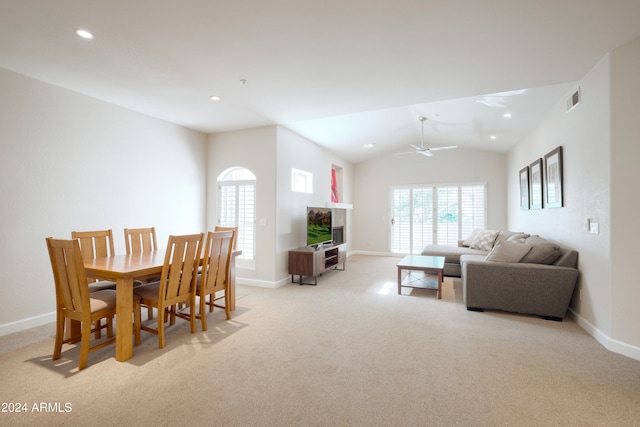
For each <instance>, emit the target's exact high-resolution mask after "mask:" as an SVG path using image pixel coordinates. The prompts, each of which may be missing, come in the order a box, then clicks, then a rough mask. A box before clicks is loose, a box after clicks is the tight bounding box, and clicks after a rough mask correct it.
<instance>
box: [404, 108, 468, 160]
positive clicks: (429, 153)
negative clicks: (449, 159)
mask: <svg viewBox="0 0 640 427" xmlns="http://www.w3.org/2000/svg"><path fill="white" fill-rule="evenodd" d="M418 120H420V126H421V129H420V130H421V138H420V147H418V146H417V145H413V144H409V145H410V146H411V147H412V148H413V149H414V150H415V151H405V152H403V153H393V154H394V156H397V155H400V154H414V153H415V154H422V155H423V156H427V157H431V156H433V153H432V151H440V150H450V149H452V148H458V146H457V145H450V146H448V147H431V148H426V147H425V146H424V121H425V120H427V118H426V117H424V116H420V117H418Z"/></svg>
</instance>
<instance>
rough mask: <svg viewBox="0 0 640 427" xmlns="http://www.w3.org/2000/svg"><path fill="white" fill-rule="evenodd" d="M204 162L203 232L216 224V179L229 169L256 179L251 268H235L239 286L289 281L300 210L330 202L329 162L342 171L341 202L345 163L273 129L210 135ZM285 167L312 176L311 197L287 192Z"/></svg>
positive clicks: (347, 182)
mask: <svg viewBox="0 0 640 427" xmlns="http://www.w3.org/2000/svg"><path fill="white" fill-rule="evenodd" d="M208 164H209V172H208V179H207V182H208V184H207V185H208V191H207V193H208V203H207V206H208V207H207V226H208V227H209V228H213V227H214V226H215V225H216V222H217V195H216V194H217V193H216V191H217V186H216V181H217V177H218V175H220V173H222V172H223V171H225V170H226V169H228V168H230V167H233V166H242V167H245V168H247V169H250V170H251V171H252V172H253V173H254V174H255V175H256V197H257V201H256V210H257V211H256V219H257V223H258V225H257V236H256V268H255V269H254V270H251V269H246V268H238V269H237V272H236V276H237V279H236V280H237V281H238V282H239V283H244V284H249V285H254V286H262V287H270V288H273V287H277V286H281V285H283V284H285V283H287V281H289V280H290V276H289V274H288V268H287V262H288V251H289V250H290V249H293V248H297V247H299V246H304V245H305V243H306V222H305V216H306V206H311V205H317V206H325V204H326V203H327V202H329V201H330V200H331V198H330V188H331V187H330V185H331V165H332V164H335V165H339V166H341V167H343V169H344V170H343V179H344V187H343V188H344V193H345V194H344V197H345V198H346V199H345V200H348V198H349V197H350V193H351V166H350V165H349V164H348V163H346V162H344V161H343V160H341V159H340V158H339V157H337V156H336V155H334V154H333V153H330V152H329V151H327V150H325V149H323V148H321V147H320V146H318V145H317V144H314V143H312V142H311V141H309V140H307V139H305V138H303V137H301V136H299V135H297V134H295V133H293V132H291V131H289V130H288V129H286V128H283V127H279V126H268V127H261V128H256V129H248V130H239V131H233V132H225V133H218V134H213V135H210V137H209V153H208ZM291 168H296V169H300V170H304V171H307V172H311V173H313V189H314V191H313V194H303V193H294V192H292V191H291ZM347 203H348V201H347ZM261 224H262V225H261Z"/></svg>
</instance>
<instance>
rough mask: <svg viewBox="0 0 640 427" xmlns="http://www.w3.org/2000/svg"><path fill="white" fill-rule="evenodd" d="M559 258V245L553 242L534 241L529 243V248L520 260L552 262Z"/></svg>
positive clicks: (536, 262)
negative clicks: (531, 243) (534, 242)
mask: <svg viewBox="0 0 640 427" xmlns="http://www.w3.org/2000/svg"><path fill="white" fill-rule="evenodd" d="M558 258H560V247H559V246H558V245H554V244H553V243H550V242H547V243H536V244H533V245H531V250H530V251H529V253H528V254H526V255H525V256H524V258H522V259H521V260H520V262H529V263H533V264H547V265H551V264H553V263H554V262H555V261H556V260H557V259H558Z"/></svg>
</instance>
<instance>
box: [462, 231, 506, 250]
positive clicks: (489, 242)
mask: <svg viewBox="0 0 640 427" xmlns="http://www.w3.org/2000/svg"><path fill="white" fill-rule="evenodd" d="M499 232H500V230H481V231H480V232H479V233H478V234H477V235H476V237H475V239H473V242H471V244H470V245H469V247H470V248H471V249H478V250H481V251H490V250H491V249H492V248H493V243H494V242H495V241H496V237H498V233H499Z"/></svg>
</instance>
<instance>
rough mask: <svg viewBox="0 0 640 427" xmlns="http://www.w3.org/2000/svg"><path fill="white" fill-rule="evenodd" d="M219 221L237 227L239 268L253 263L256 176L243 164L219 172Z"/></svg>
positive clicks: (249, 266)
mask: <svg viewBox="0 0 640 427" xmlns="http://www.w3.org/2000/svg"><path fill="white" fill-rule="evenodd" d="M218 225H219V226H222V227H238V245H237V249H238V250H241V251H242V255H240V256H239V257H238V259H237V265H238V267H241V268H254V267H255V242H256V176H255V175H254V174H253V173H252V172H251V171H250V170H249V169H245V168H242V167H233V168H229V169H227V170H225V171H224V172H222V173H221V174H220V175H219V176H218Z"/></svg>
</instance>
